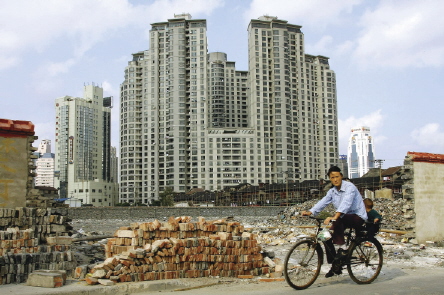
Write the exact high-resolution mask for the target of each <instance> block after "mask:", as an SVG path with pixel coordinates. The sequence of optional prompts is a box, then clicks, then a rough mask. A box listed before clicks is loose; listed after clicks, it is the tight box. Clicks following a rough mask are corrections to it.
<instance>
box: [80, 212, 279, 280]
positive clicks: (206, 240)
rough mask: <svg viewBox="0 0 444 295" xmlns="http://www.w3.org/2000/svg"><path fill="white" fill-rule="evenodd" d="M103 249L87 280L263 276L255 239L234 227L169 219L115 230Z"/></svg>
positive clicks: (266, 268) (264, 270)
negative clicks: (103, 258)
mask: <svg viewBox="0 0 444 295" xmlns="http://www.w3.org/2000/svg"><path fill="white" fill-rule="evenodd" d="M114 236H115V237H114V238H112V239H109V240H108V243H107V245H106V247H105V252H106V255H107V257H108V258H107V259H106V260H105V262H104V263H101V264H99V265H96V266H95V267H94V268H93V269H92V270H91V274H90V275H88V276H87V277H86V280H87V282H88V283H90V284H94V283H97V281H98V279H103V278H106V279H110V280H111V281H114V282H133V281H147V280H162V279H174V278H197V277H209V276H221V277H239V276H245V275H252V276H258V275H263V274H267V273H269V272H271V271H273V269H272V268H271V267H269V266H268V264H267V263H265V262H264V259H263V256H262V254H261V247H260V246H259V245H258V243H257V240H256V237H255V235H254V234H251V233H249V232H246V231H244V227H243V226H242V225H241V224H240V223H239V222H226V221H225V220H216V221H205V220H204V219H203V218H201V217H200V218H199V221H198V222H191V218H190V217H178V218H174V217H170V219H169V221H168V222H164V223H160V222H159V221H157V220H155V221H153V222H147V223H134V224H131V226H130V227H124V228H120V229H119V230H117V231H116V233H115V234H114Z"/></svg>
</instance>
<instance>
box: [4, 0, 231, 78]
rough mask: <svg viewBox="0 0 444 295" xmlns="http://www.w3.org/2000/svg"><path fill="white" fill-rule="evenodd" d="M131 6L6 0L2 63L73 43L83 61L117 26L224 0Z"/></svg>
mask: <svg viewBox="0 0 444 295" xmlns="http://www.w3.org/2000/svg"><path fill="white" fill-rule="evenodd" d="M149 3H150V4H143V5H132V4H131V3H130V1H129V0H107V1H98V0H93V1H92V0H70V1H69V0H66V1H54V0H53V1H49V0H33V1H26V0H15V1H3V2H2V8H1V10H0V28H1V30H0V61H4V60H6V61H9V62H8V63H6V64H5V65H3V66H1V67H0V70H1V69H2V68H3V69H6V67H12V66H14V65H15V64H16V62H17V61H19V60H20V58H21V56H22V55H23V54H25V53H27V52H29V51H37V52H43V51H45V50H46V49H47V48H48V47H49V46H57V45H60V44H57V43H63V42H68V43H69V45H70V46H71V47H72V49H70V50H71V51H72V52H70V54H71V55H72V56H73V59H72V61H78V60H79V59H80V58H81V57H82V56H83V55H84V54H85V52H87V51H88V50H90V49H91V48H92V47H93V46H94V45H95V44H97V43H98V42H100V41H102V40H105V39H107V38H110V37H111V36H112V33H114V32H115V31H116V30H119V29H122V28H126V27H129V26H132V27H137V28H140V27H147V28H149V24H150V23H152V22H153V21H154V22H155V21H164V20H165V19H167V18H173V17H174V13H182V12H189V13H190V14H193V13H198V14H205V15H208V14H210V13H211V12H212V11H213V10H215V9H216V8H218V7H220V6H222V5H223V4H224V2H223V1H220V0H219V1H218V0H169V1H161V0H157V1H150V2H149Z"/></svg>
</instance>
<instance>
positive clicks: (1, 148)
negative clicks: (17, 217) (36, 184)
mask: <svg viewBox="0 0 444 295" xmlns="http://www.w3.org/2000/svg"><path fill="white" fill-rule="evenodd" d="M36 138H37V137H35V136H34V124H32V123H31V122H29V121H20V120H8V119H0V207H3V208H15V207H24V206H25V205H26V204H25V203H26V195H27V193H28V190H30V189H31V188H32V180H33V177H34V176H35V174H34V173H33V172H32V170H33V169H35V166H34V164H33V161H32V160H33V159H34V158H36V156H34V155H33V152H34V151H36V150H37V149H36V148H34V147H33V146H32V143H33V142H34V140H35V139H36Z"/></svg>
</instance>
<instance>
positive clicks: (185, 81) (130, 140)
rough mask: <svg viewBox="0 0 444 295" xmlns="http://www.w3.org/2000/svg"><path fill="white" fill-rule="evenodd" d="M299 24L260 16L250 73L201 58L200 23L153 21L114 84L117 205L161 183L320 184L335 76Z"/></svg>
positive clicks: (333, 113) (251, 33)
mask: <svg viewBox="0 0 444 295" xmlns="http://www.w3.org/2000/svg"><path fill="white" fill-rule="evenodd" d="M300 29H301V27H300V26H297V25H292V24H288V22H287V21H284V20H279V19H277V18H276V17H266V16H264V17H260V18H259V19H257V20H252V21H251V22H250V25H249V27H248V38H249V48H248V52H249V71H238V70H236V67H235V62H231V61H228V60H227V56H226V54H225V53H222V52H214V53H208V45H207V34H206V33H207V23H206V20H203V19H192V18H191V16H190V15H189V14H181V15H176V16H175V18H173V19H169V20H168V21H166V22H160V23H154V24H152V28H151V31H150V48H149V50H146V51H142V52H138V53H135V54H133V60H132V61H130V62H129V63H128V66H127V67H126V68H125V80H124V82H123V83H122V85H121V105H120V109H121V118H120V122H121V123H120V127H121V128H120V143H121V157H120V158H121V188H120V201H121V202H130V203H132V202H142V203H146V204H148V203H150V202H151V201H152V200H154V199H157V197H158V195H159V193H160V192H162V191H164V190H165V189H166V188H167V187H170V188H172V189H173V190H174V191H176V192H186V191H188V190H190V189H192V188H203V189H206V190H220V189H222V188H223V187H226V186H230V185H236V184H238V183H244V182H246V183H251V184H258V183H276V182H284V181H285V180H286V179H289V180H290V181H291V180H305V179H319V178H324V177H325V173H326V171H327V170H328V168H329V167H330V166H331V165H334V164H337V162H338V131H337V109H336V107H337V103H336V82H335V74H334V72H333V71H332V70H331V69H330V66H329V63H328V58H327V57H324V56H313V55H308V54H305V52H304V40H303V34H302V32H301V30H300Z"/></svg>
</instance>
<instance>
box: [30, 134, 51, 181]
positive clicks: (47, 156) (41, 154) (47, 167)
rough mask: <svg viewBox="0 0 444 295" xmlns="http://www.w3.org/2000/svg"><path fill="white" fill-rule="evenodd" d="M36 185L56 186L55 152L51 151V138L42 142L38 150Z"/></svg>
mask: <svg viewBox="0 0 444 295" xmlns="http://www.w3.org/2000/svg"><path fill="white" fill-rule="evenodd" d="M36 155H37V157H38V158H37V159H36V160H35V166H36V169H35V172H36V176H35V178H34V186H44V187H54V154H53V153H51V140H49V139H44V140H42V141H41V142H40V144H39V147H38V149H37V152H36Z"/></svg>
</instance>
